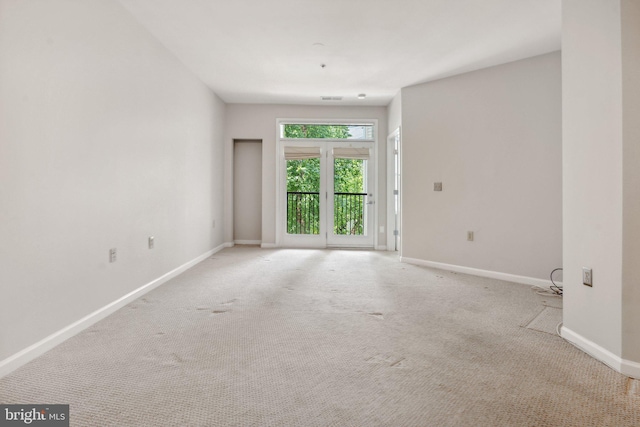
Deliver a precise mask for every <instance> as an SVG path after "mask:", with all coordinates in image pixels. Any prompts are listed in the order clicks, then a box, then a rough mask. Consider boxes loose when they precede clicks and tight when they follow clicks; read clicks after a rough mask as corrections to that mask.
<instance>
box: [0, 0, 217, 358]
mask: <svg viewBox="0 0 640 427" xmlns="http://www.w3.org/2000/svg"><path fill="white" fill-rule="evenodd" d="M0 64H2V66H1V67H0V94H1V96H0V183H1V185H0V295H1V297H0V361H2V360H7V358H8V357H10V356H12V355H15V354H17V353H18V352H20V351H21V350H23V349H25V348H27V347H28V346H31V345H33V344H34V343H36V342H38V341H40V340H41V339H43V338H45V337H47V336H49V335H50V334H52V333H54V332H57V331H59V330H61V329H62V328H65V327H67V326H69V325H70V324H72V323H74V322H76V321H78V320H79V319H82V318H83V317H84V316H87V315H89V314H90V313H93V312H95V311H96V310H98V309H101V308H103V307H104V306H106V305H108V304H110V303H112V302H114V301H115V300H118V299H119V298H121V297H123V296H124V295H126V294H128V293H130V292H132V291H134V290H135V289H138V288H140V287H141V286H144V285H145V284H147V283H149V282H151V281H153V280H155V279H157V278H159V277H161V276H163V275H164V274H166V273H168V272H170V271H172V270H174V269H176V268H177V267H179V266H182V265H183V264H185V263H187V262H189V261H192V260H193V259H195V258H197V257H198V256H201V255H203V254H205V253H207V252H208V251H211V250H212V249H213V248H216V247H217V246H219V245H221V244H222V243H223V234H222V226H219V227H216V228H212V222H213V221H214V220H216V221H217V224H222V221H223V192H224V187H223V169H224V163H223V161H224V155H223V154H224V151H223V150H224V143H223V135H224V133H223V131H224V123H225V108H226V107H225V104H224V103H223V102H222V101H221V100H220V99H219V98H218V97H217V96H216V95H215V94H214V93H213V92H211V91H210V90H209V89H208V88H207V87H206V86H205V85H204V84H202V83H201V82H200V81H199V80H198V79H197V78H196V77H194V76H193V74H191V73H190V72H189V71H188V70H187V69H186V68H185V67H184V66H183V65H182V64H181V63H179V62H178V61H177V60H176V59H175V58H174V57H173V56H172V55H171V54H170V53H168V51H167V50H166V49H165V48H164V47H163V46H162V45H161V44H160V43H159V42H157V41H156V40H155V39H153V38H152V37H151V35H150V34H149V33H148V32H147V31H146V30H145V29H143V28H142V27H141V26H140V25H139V24H138V23H137V22H136V21H135V20H134V18H133V17H132V16H131V15H130V14H129V13H127V12H126V11H125V10H124V9H123V7H122V6H121V5H120V4H119V3H118V2H115V1H102V0H82V1H77V0H29V1H15V0H0ZM149 236H155V248H154V249H153V250H150V249H148V243H147V239H148V237H149ZM110 248H117V261H116V262H115V263H109V249H110Z"/></svg>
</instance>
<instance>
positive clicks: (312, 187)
mask: <svg viewBox="0 0 640 427" xmlns="http://www.w3.org/2000/svg"><path fill="white" fill-rule="evenodd" d="M281 161H282V162H283V167H282V168H281V170H282V171H283V173H282V175H283V176H282V177H281V178H282V179H281V183H282V186H283V188H284V189H285V190H286V191H283V192H281V194H285V195H286V196H285V197H282V198H281V199H282V200H281V201H280V203H281V204H282V208H283V209H281V212H284V215H281V217H282V218H281V221H282V227H281V229H282V230H283V231H284V233H283V235H282V243H283V244H284V245H285V246H292V247H315V248H324V247H363V248H368V247H373V244H374V240H373V232H374V212H375V211H374V203H375V200H374V191H373V190H374V188H373V184H374V182H375V176H374V172H375V168H374V167H373V165H374V162H373V150H372V144H371V143H357V142H338V141H317V142H315V143H313V144H310V143H307V145H305V146H302V145H301V144H299V143H292V144H290V145H289V144H284V145H283V152H282V157H281Z"/></svg>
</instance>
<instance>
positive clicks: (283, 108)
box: [225, 104, 387, 246]
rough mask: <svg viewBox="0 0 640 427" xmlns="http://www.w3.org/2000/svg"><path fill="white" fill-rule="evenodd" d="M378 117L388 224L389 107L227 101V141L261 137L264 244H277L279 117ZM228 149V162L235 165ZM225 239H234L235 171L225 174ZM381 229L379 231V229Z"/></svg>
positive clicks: (382, 207)
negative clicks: (277, 126)
mask: <svg viewBox="0 0 640 427" xmlns="http://www.w3.org/2000/svg"><path fill="white" fill-rule="evenodd" d="M279 118H280V119H327V120H330V119H377V120H378V145H379V148H378V159H377V162H378V180H377V183H376V184H377V190H378V200H377V203H376V208H377V209H378V219H379V223H380V224H381V225H382V224H386V222H385V221H386V202H385V200H386V193H385V191H386V175H385V173H386V150H385V144H386V137H387V109H386V108H385V107H357V106H343V107H339V106H330V107H329V106H311V105H270V104H228V105H227V127H226V137H225V144H227V147H232V146H233V140H234V139H259V140H262V244H263V245H267V246H268V245H275V243H276V202H277V201H276V151H277V150H276V144H277V139H276V137H277V129H276V120H277V119H279ZM232 152H233V150H232V149H228V150H227V151H226V153H227V154H226V156H227V158H226V162H227V164H233V159H232V158H231V154H230V153H232ZM225 188H226V189H227V191H226V196H225V197H226V198H225V205H226V211H225V218H226V221H225V224H226V225H227V229H226V232H225V233H226V234H225V241H226V242H232V241H233V233H232V230H233V227H232V226H230V225H229V224H232V218H233V212H232V206H233V200H232V194H233V191H232V189H233V171H230V170H229V171H227V172H226V173H225ZM377 231H379V230H377ZM378 238H379V240H378V245H382V246H384V245H386V237H385V234H384V233H379V234H378Z"/></svg>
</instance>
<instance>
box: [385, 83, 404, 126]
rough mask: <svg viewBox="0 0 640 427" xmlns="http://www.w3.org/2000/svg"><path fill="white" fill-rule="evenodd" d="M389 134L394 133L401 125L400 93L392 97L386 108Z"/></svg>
mask: <svg viewBox="0 0 640 427" xmlns="http://www.w3.org/2000/svg"><path fill="white" fill-rule="evenodd" d="M387 111H388V115H387V121H388V123H389V133H391V132H395V131H396V129H398V128H399V127H400V126H401V125H402V92H399V93H398V94H397V95H396V96H394V97H393V99H392V100H391V102H390V103H389V105H388V106H387Z"/></svg>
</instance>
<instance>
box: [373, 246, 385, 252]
mask: <svg viewBox="0 0 640 427" xmlns="http://www.w3.org/2000/svg"><path fill="white" fill-rule="evenodd" d="M375 250H376V251H386V250H387V245H378V246H376V247H375Z"/></svg>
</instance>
